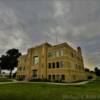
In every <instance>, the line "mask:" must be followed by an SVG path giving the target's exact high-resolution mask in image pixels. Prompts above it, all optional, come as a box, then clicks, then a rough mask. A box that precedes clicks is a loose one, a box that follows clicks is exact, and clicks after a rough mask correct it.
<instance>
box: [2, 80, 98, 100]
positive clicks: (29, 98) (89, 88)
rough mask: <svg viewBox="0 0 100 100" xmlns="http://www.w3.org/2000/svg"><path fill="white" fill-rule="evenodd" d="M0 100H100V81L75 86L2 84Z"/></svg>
mask: <svg viewBox="0 0 100 100" xmlns="http://www.w3.org/2000/svg"><path fill="white" fill-rule="evenodd" d="M73 97H74V99H73ZM71 98H72V99H71ZM75 98H76V99H75ZM86 98H88V99H86ZM0 100H100V80H95V81H93V82H90V83H87V84H84V85H74V86H67V85H66V86H61V85H53V84H44V83H12V84H5V85H4V84H1V85H0Z"/></svg>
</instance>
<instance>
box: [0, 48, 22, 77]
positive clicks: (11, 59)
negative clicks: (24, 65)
mask: <svg viewBox="0 0 100 100" xmlns="http://www.w3.org/2000/svg"><path fill="white" fill-rule="evenodd" d="M20 55H21V53H20V52H19V50H18V49H10V50H8V51H7V52H6V55H2V56H1V58H0V66H1V69H7V70H10V74H9V77H10V78H11V75H12V70H13V69H14V67H17V65H18V57H19V56H20Z"/></svg>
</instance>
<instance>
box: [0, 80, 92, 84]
mask: <svg viewBox="0 0 100 100" xmlns="http://www.w3.org/2000/svg"><path fill="white" fill-rule="evenodd" d="M91 81H93V80H90V81H83V82H77V83H53V82H27V81H16V80H14V81H12V82H0V84H13V83H29V84H32V83H37V84H38V83H42V84H54V85H83V84H87V83H89V82H91Z"/></svg>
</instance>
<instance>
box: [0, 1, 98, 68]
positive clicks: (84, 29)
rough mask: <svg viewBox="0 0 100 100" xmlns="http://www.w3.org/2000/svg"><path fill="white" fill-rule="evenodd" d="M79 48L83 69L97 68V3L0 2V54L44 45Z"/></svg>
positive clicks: (23, 50) (24, 50)
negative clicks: (80, 48) (62, 45)
mask: <svg viewBox="0 0 100 100" xmlns="http://www.w3.org/2000/svg"><path fill="white" fill-rule="evenodd" d="M56 34H57V37H58V43H62V42H67V43H69V44H70V45H71V46H73V47H77V46H81V47H82V51H83V56H84V59H85V66H89V67H91V68H92V67H93V66H99V67H100V1H99V0H0V54H3V53H4V52H5V51H6V50H8V49H10V48H14V47H15V48H18V49H19V50H20V51H21V52H26V50H27V49H28V48H29V47H32V46H34V45H37V44H41V43H43V42H45V41H48V42H49V43H53V44H55V43H56V41H55V39H56Z"/></svg>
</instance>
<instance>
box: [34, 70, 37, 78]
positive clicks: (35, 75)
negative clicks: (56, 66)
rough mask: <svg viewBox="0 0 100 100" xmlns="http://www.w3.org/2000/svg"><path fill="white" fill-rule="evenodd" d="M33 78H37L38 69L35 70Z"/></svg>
mask: <svg viewBox="0 0 100 100" xmlns="http://www.w3.org/2000/svg"><path fill="white" fill-rule="evenodd" d="M33 78H37V70H33Z"/></svg>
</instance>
